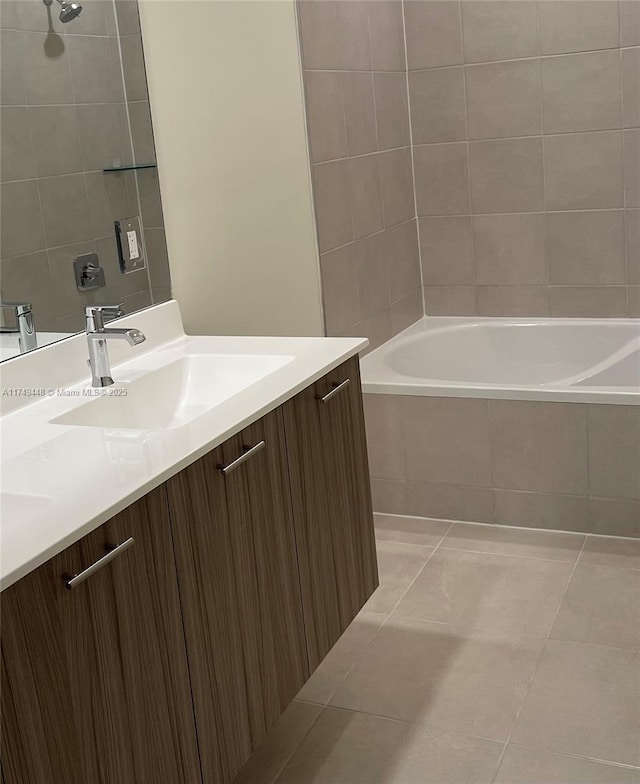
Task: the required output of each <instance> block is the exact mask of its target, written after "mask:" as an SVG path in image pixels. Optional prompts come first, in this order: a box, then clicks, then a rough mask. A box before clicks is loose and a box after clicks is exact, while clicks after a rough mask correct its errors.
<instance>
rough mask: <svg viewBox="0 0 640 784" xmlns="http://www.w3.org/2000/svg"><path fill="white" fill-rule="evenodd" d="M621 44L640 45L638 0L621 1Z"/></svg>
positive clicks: (639, 7)
mask: <svg viewBox="0 0 640 784" xmlns="http://www.w3.org/2000/svg"><path fill="white" fill-rule="evenodd" d="M620 45H621V46H638V45H640V3H638V0H621V2H620Z"/></svg>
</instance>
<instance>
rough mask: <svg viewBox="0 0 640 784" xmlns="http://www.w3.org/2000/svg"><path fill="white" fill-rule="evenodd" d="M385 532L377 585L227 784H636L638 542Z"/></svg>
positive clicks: (476, 528) (415, 521) (434, 527)
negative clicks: (364, 604)
mask: <svg viewBox="0 0 640 784" xmlns="http://www.w3.org/2000/svg"><path fill="white" fill-rule="evenodd" d="M376 532H377V539H378V560H379V566H380V587H379V588H378V590H377V591H376V592H375V594H374V595H373V596H372V597H371V599H370V600H369V602H368V603H367V605H366V606H365V607H364V609H363V610H362V612H361V613H360V614H359V615H358V617H357V618H356V620H355V621H354V622H353V624H352V625H351V626H350V627H349V629H347V631H346V632H345V633H344V635H343V636H342V637H341V638H340V640H339V641H338V643H337V644H336V645H335V647H334V648H333V650H332V651H331V653H330V654H329V656H328V657H327V658H326V659H325V661H324V662H323V663H322V664H321V666H320V667H319V669H318V670H317V671H316V672H315V673H314V675H313V676H312V678H311V679H310V680H309V681H308V683H307V684H306V685H305V686H304V688H303V689H302V691H301V692H300V694H299V695H298V698H297V700H296V701H295V702H294V703H293V704H292V705H291V706H290V708H289V709H288V710H287V711H286V713H285V714H284V716H283V717H282V718H281V719H280V721H279V722H278V724H277V725H276V726H275V727H274V729H273V730H272V732H271V733H270V735H269V736H268V738H267V739H266V740H265V742H264V743H263V744H262V745H261V746H260V748H259V749H258V750H257V752H256V753H255V754H254V756H253V757H252V758H251V760H250V761H249V763H248V764H247V765H246V766H245V768H244V769H243V770H242V771H241V773H240V775H239V776H238V778H237V779H236V782H234V784H640V540H628V539H627V540H624V539H607V538H599V537H593V536H584V535H582V534H570V533H567V534H564V533H550V532H546V531H529V530H524V529H520V530H518V529H509V528H502V527H499V526H481V525H470V524H463V523H455V524H450V523H447V522H441V521H433V520H423V519H419V518H404V517H397V516H391V515H376Z"/></svg>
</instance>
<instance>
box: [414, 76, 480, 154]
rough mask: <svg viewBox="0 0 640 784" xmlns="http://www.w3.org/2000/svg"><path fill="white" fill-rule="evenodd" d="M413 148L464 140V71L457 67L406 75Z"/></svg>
mask: <svg viewBox="0 0 640 784" xmlns="http://www.w3.org/2000/svg"><path fill="white" fill-rule="evenodd" d="M409 102H410V104H411V127H412V130H413V143H414V144H429V143H432V142H456V141H461V140H463V139H465V138H466V116H465V99H464V71H463V69H462V68H461V67H460V68H458V67H455V68H436V69H432V70H429V71H411V72H409Z"/></svg>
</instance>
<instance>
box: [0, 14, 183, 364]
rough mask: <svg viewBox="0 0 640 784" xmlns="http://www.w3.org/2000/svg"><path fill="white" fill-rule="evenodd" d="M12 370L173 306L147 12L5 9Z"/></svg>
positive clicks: (2, 294)
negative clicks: (34, 355)
mask: <svg viewBox="0 0 640 784" xmlns="http://www.w3.org/2000/svg"><path fill="white" fill-rule="evenodd" d="M0 27H1V36H2V40H1V58H2V61H1V72H2V84H1V88H0V101H1V105H2V108H1V112H2V115H1V122H0V136H1V145H2V146H1V167H0V176H1V181H2V194H1V197H2V198H1V217H0V229H1V240H0V299H1V302H2V307H1V308H0V359H7V358H10V357H12V356H15V355H16V354H18V353H20V352H25V351H29V350H32V349H33V348H35V347H39V346H43V345H46V344H47V343H50V342H52V341H54V340H58V339H60V338H62V337H65V336H67V335H70V334H73V333H75V332H78V331H79V330H82V329H84V311H85V307H86V306H88V305H96V304H110V305H111V304H113V305H116V304H117V305H119V306H120V308H121V310H123V311H124V312H125V313H131V312H133V311H135V310H139V309H140V308H144V307H148V306H149V305H151V304H155V303H157V302H163V301H165V300H167V299H169V298H170V278H169V266H168V260H167V251H166V244H165V234H164V223H163V217H162V205H161V201H160V191H159V187H158V173H157V169H156V163H155V161H156V156H155V149H154V143H153V131H152V125H151V114H150V110H149V96H148V92H147V83H146V75H145V68H144V55H143V49H142V39H141V35H140V24H139V17H138V6H137V2H136V1H135V0H81V1H80V2H72V0H0Z"/></svg>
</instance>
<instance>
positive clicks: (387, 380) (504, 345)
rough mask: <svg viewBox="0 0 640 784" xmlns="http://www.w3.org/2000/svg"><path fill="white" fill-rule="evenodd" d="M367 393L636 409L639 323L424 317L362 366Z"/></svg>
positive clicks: (639, 370) (639, 395)
mask: <svg viewBox="0 0 640 784" xmlns="http://www.w3.org/2000/svg"><path fill="white" fill-rule="evenodd" d="M362 381H363V388H364V391H365V392H370V393H374V394H375V393H389V394H396V395H439V396H451V397H486V398H508V399H510V400H551V401H558V402H594V403H616V404H621V405H640V319H512V318H460V317H455V318H445V317H433V316H426V317H425V318H423V319H421V320H420V321H418V322H416V323H415V324H413V325H412V326H411V327H409V328H408V329H406V330H405V331H404V332H402V333H401V334H399V335H397V336H396V337H395V338H392V339H391V340H390V341H388V342H387V343H385V344H383V345H382V346H380V347H379V348H377V349H376V350H375V351H373V352H371V353H370V354H369V355H368V356H366V357H365V358H364V359H363V360H362Z"/></svg>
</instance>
